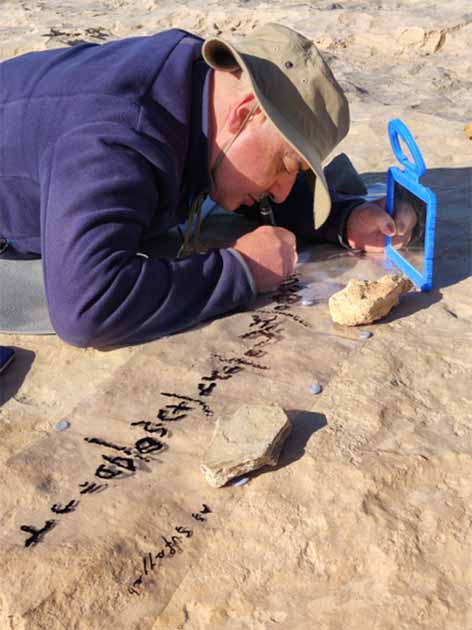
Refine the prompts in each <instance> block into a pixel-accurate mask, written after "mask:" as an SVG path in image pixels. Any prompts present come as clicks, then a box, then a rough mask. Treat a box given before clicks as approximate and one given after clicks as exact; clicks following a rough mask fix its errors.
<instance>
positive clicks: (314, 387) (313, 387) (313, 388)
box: [308, 383, 323, 394]
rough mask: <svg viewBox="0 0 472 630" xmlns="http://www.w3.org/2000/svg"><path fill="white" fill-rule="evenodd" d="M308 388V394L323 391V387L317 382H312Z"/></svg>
mask: <svg viewBox="0 0 472 630" xmlns="http://www.w3.org/2000/svg"><path fill="white" fill-rule="evenodd" d="M308 390H309V392H310V394H321V392H322V391H323V388H322V386H321V385H320V384H319V383H313V384H312V385H310V387H309V388H308Z"/></svg>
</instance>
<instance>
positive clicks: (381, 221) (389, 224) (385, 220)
mask: <svg viewBox="0 0 472 630" xmlns="http://www.w3.org/2000/svg"><path fill="white" fill-rule="evenodd" d="M376 224H377V228H378V230H379V231H380V232H381V233H382V234H385V236H395V234H396V233H397V229H396V226H395V222H394V220H393V219H392V217H391V216H390V215H389V214H388V212H385V211H383V210H380V211H379V212H378V213H377V217H376Z"/></svg>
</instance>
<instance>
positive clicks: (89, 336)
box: [40, 123, 253, 347]
mask: <svg viewBox="0 0 472 630" xmlns="http://www.w3.org/2000/svg"><path fill="white" fill-rule="evenodd" d="M132 133H133V132H131V131H130V130H128V129H126V128H121V126H120V125H115V124H109V125H108V126H107V127H106V128H104V126H103V123H102V124H101V125H100V126H98V125H89V126H87V127H86V128H84V127H82V128H81V129H78V130H76V131H74V132H71V133H69V134H67V135H66V136H63V137H62V138H61V139H60V140H59V141H58V142H57V144H56V145H55V147H54V148H53V150H52V151H51V153H50V155H49V157H48V159H46V160H44V163H43V164H42V165H41V169H40V182H41V212H42V216H41V239H42V256H43V265H44V279H45V289H46V297H47V302H48V307H49V313H50V317H51V321H52V324H53V326H54V328H55V330H56V332H57V333H58V335H59V336H61V337H62V338H63V339H64V340H65V341H67V342H69V343H71V344H73V345H77V346H81V347H85V346H96V347H103V346H110V345H118V344H120V345H122V344H133V343H141V342H144V341H148V340H151V339H155V338H157V337H160V336H163V335H168V334H170V333H173V332H177V331H179V330H182V329H184V328H187V327H190V326H192V325H195V324H196V323H198V322H201V321H203V320H205V319H208V318H213V317H216V316H218V315H220V314H222V313H224V312H227V311H230V310H234V309H236V308H237V307H239V306H241V305H243V304H244V303H246V302H247V301H248V300H249V299H250V298H251V297H252V295H253V293H252V290H251V287H250V284H249V281H248V278H247V275H246V273H245V271H244V269H243V267H242V265H241V264H240V263H239V261H238V260H237V258H236V257H235V256H233V255H232V253H231V252H229V251H225V250H214V251H210V252H208V253H206V254H202V255H200V254H198V255H194V256H189V257H188V258H185V259H182V260H179V261H169V260H165V259H151V258H146V257H144V256H142V255H139V251H140V242H141V240H142V238H143V235H144V234H145V233H146V230H147V229H148V228H149V226H150V225H151V222H152V218H153V216H154V213H156V212H158V211H159V193H160V190H159V189H160V188H162V187H163V186H164V183H163V180H161V184H162V185H161V186H160V183H159V170H158V169H156V168H155V166H154V165H152V164H151V163H150V162H149V161H148V160H147V159H146V158H145V157H144V156H143V155H141V154H139V153H137V152H136V150H134V149H132V148H131V145H132V144H133V142H132V138H130V137H129V134H132ZM168 164H169V159H167V162H166V161H165V160H163V169H165V168H167V172H164V173H161V175H162V174H163V176H164V178H165V177H166V176H167V177H168V176H171V173H169V166H168Z"/></svg>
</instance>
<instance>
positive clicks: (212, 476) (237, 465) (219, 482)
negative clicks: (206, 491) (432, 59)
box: [200, 405, 292, 488]
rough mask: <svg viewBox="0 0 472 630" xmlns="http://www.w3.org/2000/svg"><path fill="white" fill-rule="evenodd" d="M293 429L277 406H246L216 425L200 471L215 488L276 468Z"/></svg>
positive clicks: (220, 420)
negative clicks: (260, 471) (269, 468)
mask: <svg viewBox="0 0 472 630" xmlns="http://www.w3.org/2000/svg"><path fill="white" fill-rule="evenodd" d="M291 428H292V425H291V422H290V419H289V418H288V417H287V414H286V413H285V411H284V410H283V409H282V408H281V407H279V406H277V405H268V406H255V405H244V406H243V407H240V408H239V409H238V410H237V411H236V412H235V413H234V414H233V415H232V416H231V417H229V418H220V419H218V421H217V424H216V429H215V433H214V436H213V440H212V442H211V444H210V448H209V450H208V452H207V454H206V461H205V462H203V463H202V465H201V466H200V468H201V471H202V473H203V475H204V477H205V479H206V480H207V482H208V483H209V484H210V486H213V487H214V488H220V487H221V486H224V485H225V483H227V482H228V481H229V480H230V479H233V478H234V477H238V476H239V475H243V474H245V473H248V472H250V471H252V470H257V469H258V468H262V466H275V465H276V464H277V461H278V459H279V455H280V451H281V450H282V446H283V444H284V442H285V440H286V439H287V437H288V435H289V433H290V430H291Z"/></svg>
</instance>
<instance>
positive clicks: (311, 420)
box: [249, 409, 328, 479]
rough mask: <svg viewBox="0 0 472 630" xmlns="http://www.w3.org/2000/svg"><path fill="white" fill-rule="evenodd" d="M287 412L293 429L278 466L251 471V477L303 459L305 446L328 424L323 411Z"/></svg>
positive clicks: (293, 410)
mask: <svg viewBox="0 0 472 630" xmlns="http://www.w3.org/2000/svg"><path fill="white" fill-rule="evenodd" d="M286 413H287V415H288V417H289V418H290V420H291V421H292V430H291V432H290V435H289V436H288V438H287V441H286V442H285V444H284V445H283V447H282V452H281V454H280V457H279V461H278V464H277V466H264V468H261V469H260V470H256V471H254V472H253V473H250V475H249V476H250V477H251V479H255V478H256V477H259V475H265V474H266V473H271V472H273V471H274V470H279V469H280V468H284V467H285V466H289V465H290V464H293V463H294V462H296V461H297V460H298V459H301V458H302V457H303V455H304V454H305V446H306V445H307V443H308V441H309V439H310V438H311V436H312V435H313V434H314V433H316V432H317V431H319V430H320V429H323V428H324V427H326V426H328V421H327V420H326V416H325V415H324V414H323V413H316V412H315V411H302V410H300V409H292V410H290V411H287V412H286Z"/></svg>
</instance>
